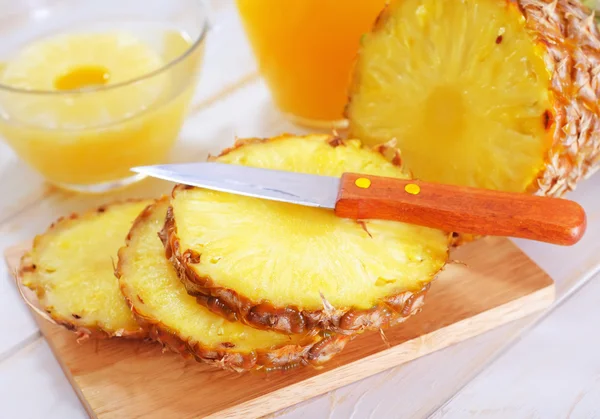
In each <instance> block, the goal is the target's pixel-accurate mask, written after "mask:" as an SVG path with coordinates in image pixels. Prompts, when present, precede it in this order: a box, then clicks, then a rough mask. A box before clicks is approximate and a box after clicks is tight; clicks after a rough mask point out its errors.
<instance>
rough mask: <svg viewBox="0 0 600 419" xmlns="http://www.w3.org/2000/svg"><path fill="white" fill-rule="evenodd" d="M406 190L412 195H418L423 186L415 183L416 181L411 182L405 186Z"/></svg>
mask: <svg viewBox="0 0 600 419" xmlns="http://www.w3.org/2000/svg"><path fill="white" fill-rule="evenodd" d="M404 190H405V191H406V192H408V193H409V194H411V195H418V194H419V192H421V188H420V187H419V185H415V184H414V183H409V184H408V185H406V186H405V187H404Z"/></svg>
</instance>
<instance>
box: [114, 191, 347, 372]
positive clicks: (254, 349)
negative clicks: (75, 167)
mask: <svg viewBox="0 0 600 419" xmlns="http://www.w3.org/2000/svg"><path fill="white" fill-rule="evenodd" d="M168 206H169V200H168V199H167V198H163V199H160V200H158V201H157V202H156V203H155V204H154V205H151V206H149V207H148V208H147V209H146V210H145V211H144V212H143V213H142V214H140V216H139V218H138V219H137V220H136V222H135V223H134V225H133V227H132V229H131V231H130V233H129V236H128V238H127V241H126V246H124V247H123V248H121V250H120V251H119V262H118V267H117V276H118V277H119V283H120V286H121V291H122V292H123V294H124V295H125V297H126V298H127V301H128V302H129V305H130V307H131V309H132V311H133V312H134V313H135V316H136V318H137V319H138V321H139V322H140V323H141V324H143V325H145V326H146V328H147V329H148V330H149V331H150V336H151V338H153V339H155V340H158V341H159V342H161V343H163V344H164V345H166V346H168V347H170V348H171V349H172V350H174V351H176V352H179V353H181V354H183V355H191V356H193V357H195V358H196V359H197V360H199V361H204V362H207V363H209V364H212V365H215V366H218V367H221V368H225V369H230V370H235V371H243V370H249V369H267V370H273V369H289V368H292V367H295V366H300V365H305V364H313V365H318V364H321V363H323V362H325V361H327V360H329V359H330V358H331V357H332V356H334V355H335V354H337V353H338V352H340V351H341V350H342V349H343V347H344V346H345V344H346V342H347V341H348V340H349V337H348V336H343V335H333V334H330V335H324V334H313V335H291V336H286V335H284V334H280V333H275V332H270V331H263V330H257V329H254V328H251V327H249V326H246V325H244V324H242V323H238V322H230V321H228V320H226V319H224V318H222V317H221V316H218V315H217V314H214V313H213V312H211V311H209V310H208V309H207V308H205V307H203V306H201V305H199V304H198V303H197V302H196V299H195V298H194V297H192V296H190V295H188V293H187V292H186V290H185V287H184V286H183V285H182V284H181V282H180V280H179V278H178V276H177V273H176V272H175V270H174V268H173V266H172V264H171V263H170V262H169V261H168V260H167V259H166V257H165V249H164V246H163V243H162V242H161V240H160V238H159V236H158V234H157V233H158V232H159V231H160V229H161V228H162V226H163V224H164V220H165V215H166V212H167V208H168Z"/></svg>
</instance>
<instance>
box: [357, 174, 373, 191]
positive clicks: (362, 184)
mask: <svg viewBox="0 0 600 419" xmlns="http://www.w3.org/2000/svg"><path fill="white" fill-rule="evenodd" d="M354 184H355V185H356V186H358V187H359V188H361V189H367V188H369V187H370V186H371V181H370V180H369V179H367V178H365V177H359V178H358V179H356V180H355V181H354Z"/></svg>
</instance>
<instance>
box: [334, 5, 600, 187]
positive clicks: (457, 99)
mask: <svg viewBox="0 0 600 419" xmlns="http://www.w3.org/2000/svg"><path fill="white" fill-rule="evenodd" d="M599 63H600V37H599V33H598V29H597V27H596V25H595V24H594V21H593V18H592V17H591V16H590V15H589V11H588V10H587V9H586V8H584V7H583V6H582V5H581V4H580V3H579V2H577V1H572V0H558V1H554V2H549V1H539V0H518V1H507V0H478V1H472V0H446V1H437V0H402V1H395V2H392V3H391V4H390V5H389V6H388V7H387V8H385V9H384V10H383V12H382V13H381V15H380V17H379V19H378V21H377V23H376V24H375V26H374V28H373V30H372V32H371V33H369V34H366V35H365V36H364V37H363V40H362V45H361V47H360V50H359V54H358V57H357V60H356V63H355V68H354V77H353V81H352V84H351V88H350V94H349V96H350V100H349V103H348V105H347V108H346V115H347V116H348V118H349V125H350V135H352V136H354V137H356V138H361V140H363V141H364V142H366V143H368V144H371V145H373V144H380V143H385V142H388V141H393V140H395V141H396V142H397V143H396V144H397V146H398V147H399V148H400V150H401V151H402V159H403V163H404V164H405V166H406V168H407V170H410V171H411V173H412V174H413V176H414V177H416V178H420V179H422V180H426V181H433V182H441V183H449V184H457V185H464V186H474V187H481V188H488V189H495V190H504V191H512V192H527V193H537V194H544V195H552V196H560V195H562V194H564V193H565V192H567V191H569V190H571V189H573V188H574V186H575V184H576V183H577V182H578V181H579V180H580V179H582V178H584V177H586V176H589V175H590V174H591V173H593V172H594V171H595V170H597V168H598V163H599V161H600V160H599V157H600V119H599V117H598V113H599V108H598V99H599V95H600V89H599V88H598V87H597V86H598V85H599V83H600V76H599V74H600V72H599V71H598V69H599V68H600V67H598V65H599Z"/></svg>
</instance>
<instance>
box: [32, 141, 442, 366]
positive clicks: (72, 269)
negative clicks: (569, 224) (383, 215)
mask: <svg viewBox="0 0 600 419" xmlns="http://www.w3.org/2000/svg"><path fill="white" fill-rule="evenodd" d="M215 160H216V161H218V162H221V163H225V164H239V165H248V166H254V167H262V168H270V169H280V170H290V171H296V172H302V173H312V174H321V175H330V176H341V174H342V173H343V172H345V171H353V172H362V173H368V174H374V175H384V176H391V177H400V178H405V177H406V174H405V173H404V172H403V171H402V169H401V167H399V166H398V164H399V159H398V158H397V150H394V149H391V148H389V147H377V148H373V149H371V148H367V147H364V146H363V145H362V144H361V143H360V142H359V141H358V140H342V139H340V138H338V137H333V136H328V135H310V136H304V137H296V136H291V135H286V136H281V137H276V138H272V139H262V140H261V139H250V140H241V141H238V142H237V143H236V144H235V146H234V147H232V148H230V149H227V150H225V151H224V152H223V153H222V154H221V155H220V156H218V157H216V158H215ZM448 248H449V234H448V233H446V232H442V231H439V230H434V229H429V228H425V227H420V226H414V225H408V224H404V223H397V222H390V221H376V220H364V221H362V222H357V221H354V220H349V219H342V218H338V217H336V216H335V215H334V214H333V213H332V211H330V210H326V209H317V208H309V207H303V206H296V205H292V204H284V203H281V202H274V201H267V200H261V199H258V198H249V197H242V196H237V195H234V194H227V193H222V192H215V191H209V190H205V189H200V188H190V187H184V186H182V185H178V186H175V188H174V190H173V193H172V195H171V196H170V197H162V198H158V199H156V200H154V201H140V202H135V203H116V204H113V205H110V206H107V207H104V208H101V209H99V210H96V211H93V212H90V213H88V214H85V215H83V216H81V217H72V218H69V219H66V220H63V221H60V222H59V223H58V224H56V225H55V226H53V227H51V228H50V229H49V230H48V232H46V234H43V235H41V236H39V237H37V238H36V240H35V243H34V246H33V248H32V250H31V251H30V252H29V253H28V254H27V255H26V256H25V257H24V258H23V260H22V264H21V276H22V279H23V282H24V284H25V285H26V286H28V287H30V288H31V289H33V290H35V291H36V293H37V296H38V299H39V304H40V305H41V306H42V308H43V309H45V310H46V312H47V313H48V314H49V316H50V317H52V319H54V320H55V321H56V322H57V323H60V324H63V325H66V326H67V327H69V328H71V329H75V330H79V331H81V330H85V333H87V334H90V335H94V333H92V332H93V331H95V330H98V331H101V332H102V333H103V335H102V336H105V335H109V336H119V335H123V336H125V335H128V336H138V337H147V338H150V339H151V340H154V341H158V342H160V343H161V344H163V345H165V346H166V347H168V348H170V349H172V350H173V351H175V352H178V353H180V354H182V355H184V356H186V357H193V358H195V359H196V360H198V361H203V362H207V363H209V364H211V365H214V366H217V367H221V368H224V369H228V370H233V371H247V370H253V369H264V370H279V369H286V370H288V369H292V368H294V367H297V366H303V365H320V364H323V363H324V362H326V361H328V360H330V359H331V358H332V357H333V356H335V355H336V354H337V353H339V352H340V351H341V350H343V348H344V347H345V346H346V344H347V343H348V342H349V341H350V340H352V338H353V337H354V336H356V335H357V334H358V333H361V332H363V331H365V330H380V329H382V328H386V327H389V326H391V325H395V324H397V323H399V322H402V321H404V320H406V319H407V318H409V317H410V316H411V315H413V314H415V313H416V312H418V311H419V309H420V307H421V306H422V304H423V301H424V296H425V293H426V291H427V290H428V288H429V285H430V283H431V281H432V280H433V279H434V278H435V276H436V274H437V273H438V272H439V271H440V270H441V269H442V268H443V267H444V265H445V263H446V262H447V258H448ZM114 261H116V269H115V266H114V265H113V262H114ZM113 269H115V271H113Z"/></svg>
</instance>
